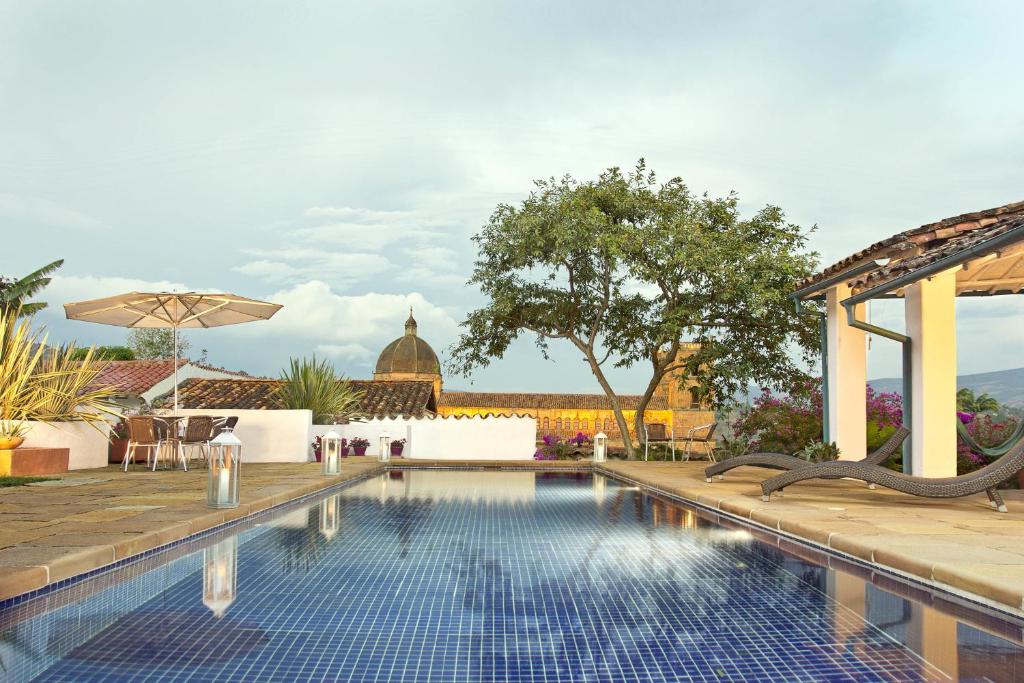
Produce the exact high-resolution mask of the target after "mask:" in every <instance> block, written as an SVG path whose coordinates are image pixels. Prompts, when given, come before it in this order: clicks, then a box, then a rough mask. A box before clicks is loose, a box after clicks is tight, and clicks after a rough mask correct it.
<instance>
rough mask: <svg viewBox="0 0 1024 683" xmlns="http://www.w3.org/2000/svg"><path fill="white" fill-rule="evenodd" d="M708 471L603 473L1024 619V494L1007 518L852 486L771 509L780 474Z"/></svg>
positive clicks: (804, 489)
mask: <svg viewBox="0 0 1024 683" xmlns="http://www.w3.org/2000/svg"><path fill="white" fill-rule="evenodd" d="M706 465H707V463H706V462H687V463H672V462H668V463H664V462H624V461H609V462H607V463H605V464H604V465H603V466H602V467H601V468H600V469H602V470H604V471H606V472H609V473H611V474H614V475H618V476H620V477H624V478H627V479H631V480H633V481H635V482H637V483H641V484H645V485H647V486H650V487H653V488H655V489H660V490H661V491H664V492H666V493H669V494H672V495H675V496H679V497H681V498H686V499H689V500H693V501H696V502H698V503H700V504H701V505H705V506H707V507H709V508H712V509H716V510H720V511H722V512H726V513H729V514H731V515H735V516H737V517H741V518H744V519H748V520H750V521H752V522H754V523H756V524H760V525H763V526H765V527H768V528H769V529H773V530H777V531H781V532H783V533H787V534H791V535H793V536H797V537H800V538H802V539H804V540H807V541H811V542H812V543H814V544H817V545H820V546H824V547H828V548H831V549H832V550H835V551H837V552H840V553H843V554H846V555H850V556H853V557H855V558H858V559H861V560H865V561H867V562H871V563H874V564H877V565H882V566H884V567H887V568H889V569H892V570H895V571H896V572H898V573H902V574H907V575H910V576H912V577H915V578H918V579H924V580H925V581H927V582H930V583H934V584H938V585H940V586H943V587H947V588H951V589H953V590H954V591H959V592H966V593H970V594H973V595H976V596H980V597H982V598H985V599H987V600H989V601H991V602H993V603H995V604H997V605H998V606H1000V607H1003V608H1010V610H1011V611H1014V612H1016V613H1018V614H1020V613H1024V491H1020V490H1013V491H1005V492H1003V495H1004V498H1005V499H1006V504H1007V506H1008V507H1009V510H1010V511H1009V513H1006V514H1003V513H999V512H996V511H995V510H993V509H992V508H991V507H989V505H988V499H987V498H986V497H985V495H984V494H980V495H978V496H972V497H970V498H959V499H954V500H936V499H925V498H915V497H912V496H908V495H905V494H902V493H897V492H895V491H890V490H886V489H881V488H879V489H875V490H871V489H869V488H867V486H866V485H864V484H863V483H858V482H854V481H849V480H832V481H824V480H818V481H815V482H805V483H800V484H796V485H794V486H791V487H789V488H787V489H786V492H785V497H784V498H776V497H775V496H772V501H771V502H769V503H765V502H763V501H762V500H761V488H760V482H761V481H762V480H763V479H765V478H766V477H768V476H771V475H772V474H775V472H773V471H769V470H765V469H761V468H755V467H742V468H737V469H735V470H733V471H731V472H729V473H727V474H726V475H725V479H724V480H721V481H719V480H717V479H716V480H715V481H714V483H710V484H709V483H707V482H705V481H704V467H705V466H706Z"/></svg>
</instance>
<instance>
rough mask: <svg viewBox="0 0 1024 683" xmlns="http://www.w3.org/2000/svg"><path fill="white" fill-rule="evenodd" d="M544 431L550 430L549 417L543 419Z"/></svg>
mask: <svg viewBox="0 0 1024 683" xmlns="http://www.w3.org/2000/svg"><path fill="white" fill-rule="evenodd" d="M544 429H551V418H550V417H545V418H544Z"/></svg>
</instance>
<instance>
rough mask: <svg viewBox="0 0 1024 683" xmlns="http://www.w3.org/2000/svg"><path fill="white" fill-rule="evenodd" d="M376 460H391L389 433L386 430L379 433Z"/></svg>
mask: <svg viewBox="0 0 1024 683" xmlns="http://www.w3.org/2000/svg"><path fill="white" fill-rule="evenodd" d="M377 460H379V461H380V462H388V461H389V460H391V435H390V434H388V433H387V432H381V434H380V453H379V454H378V455H377Z"/></svg>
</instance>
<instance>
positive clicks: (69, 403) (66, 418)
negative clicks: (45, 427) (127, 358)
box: [34, 344, 118, 425]
mask: <svg viewBox="0 0 1024 683" xmlns="http://www.w3.org/2000/svg"><path fill="white" fill-rule="evenodd" d="M76 351H77V349H76V348H75V346H74V345H73V344H70V345H68V346H64V347H62V348H60V349H51V350H50V351H49V352H48V353H46V354H44V355H43V357H42V359H41V360H40V361H39V367H38V372H37V373H36V376H35V377H36V379H35V383H36V384H37V385H38V387H39V391H40V394H41V401H40V402H39V404H38V405H37V406H36V412H35V418H34V419H36V420H41V421H43V422H71V421H76V422H88V423H90V424H93V425H96V424H98V423H99V422H100V421H101V420H103V419H104V418H106V417H107V416H113V415H117V414H118V413H117V406H115V405H114V404H113V403H112V402H111V398H112V397H113V393H114V390H113V389H112V388H111V387H109V386H100V385H97V384H96V378H97V377H99V374H100V372H101V371H102V370H103V361H100V360H97V359H96V356H95V350H94V349H93V348H92V347H90V348H89V349H88V350H87V351H86V354H85V356H84V357H82V358H81V360H76V356H77V354H76Z"/></svg>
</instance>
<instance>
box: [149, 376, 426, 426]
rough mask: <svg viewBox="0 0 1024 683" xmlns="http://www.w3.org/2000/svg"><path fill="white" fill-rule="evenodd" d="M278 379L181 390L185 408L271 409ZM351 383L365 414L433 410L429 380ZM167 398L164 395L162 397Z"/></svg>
mask: <svg viewBox="0 0 1024 683" xmlns="http://www.w3.org/2000/svg"><path fill="white" fill-rule="evenodd" d="M279 386H281V380H277V379H190V380H188V381H186V382H184V383H182V385H181V386H180V387H179V389H178V404H179V405H180V406H181V407H182V408H205V409H221V408H223V409H225V410H230V409H236V410H269V409H273V408H277V407H278V403H277V398H276V392H277V389H278V387H279ZM352 386H353V387H354V388H355V389H358V390H359V391H362V392H363V398H362V405H361V409H362V412H363V414H364V415H409V416H414V417H419V416H422V415H426V414H431V413H434V412H435V410H436V406H435V405H434V387H433V385H432V384H431V383H430V382H364V381H353V382H352ZM164 398H166V397H162V398H161V400H163V399H164Z"/></svg>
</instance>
